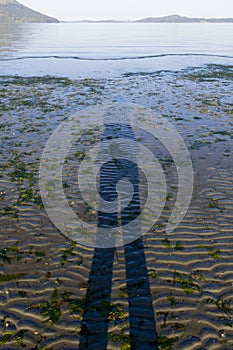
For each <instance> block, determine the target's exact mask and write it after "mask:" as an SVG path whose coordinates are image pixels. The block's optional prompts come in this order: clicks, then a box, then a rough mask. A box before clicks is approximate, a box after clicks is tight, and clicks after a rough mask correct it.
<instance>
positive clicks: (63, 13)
mask: <svg viewBox="0 0 233 350" xmlns="http://www.w3.org/2000/svg"><path fill="white" fill-rule="evenodd" d="M18 1H19V2H21V3H22V4H24V5H26V6H28V7H30V8H32V9H34V10H37V11H40V12H42V13H44V14H47V15H50V16H53V17H56V18H58V19H59V20H80V19H94V20H99V19H118V20H119V19H122V20H134V19H140V18H144V17H159V16H166V15H171V14H180V15H183V16H188V17H206V18H208V17H233V0H221V1H220V0H18Z"/></svg>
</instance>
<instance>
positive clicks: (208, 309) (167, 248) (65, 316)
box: [0, 65, 233, 350]
mask: <svg viewBox="0 0 233 350" xmlns="http://www.w3.org/2000/svg"><path fill="white" fill-rule="evenodd" d="M232 69H233V68H232V67H229V66H228V67H225V66H216V65H210V66H206V67H202V68H190V69H186V70H183V71H180V72H169V71H167V72H165V71H161V72H159V73H154V74H153V73H152V74H127V75H124V76H122V77H120V78H115V79H103V80H94V79H83V80H69V79H65V78H52V77H43V78H36V77H34V78H23V77H7V76H6V77H0V116H1V118H0V132H1V147H0V233H1V235H0V239H1V245H0V332H1V335H0V347H1V348H2V349H8V350H10V349H20V348H22V347H24V348H25V349H40V350H42V349H43V350H45V349H49V350H50V349H62V350H65V349H77V348H78V344H79V340H80V335H81V336H84V337H86V338H88V336H89V335H88V329H87V328H85V324H84V323H83V321H82V320H83V317H84V315H85V314H86V312H87V309H88V303H87V300H86V294H87V291H88V290H89V289H90V286H89V273H90V269H91V264H92V258H93V255H94V250H93V249H92V248H87V247H84V246H81V245H79V244H75V243H74V242H70V241H69V240H68V239H67V238H66V237H64V236H63V235H62V234H61V233H60V232H59V231H58V230H57V229H56V228H55V227H54V226H53V224H52V223H51V222H50V220H49V218H48V217H47V215H46V213H45V211H44V209H43V205H42V202H41V198H40V193H39V186H38V169H39V161H40V157H41V154H42V151H43V148H44V146H45V144H46V141H47V139H48V137H49V136H50V135H51V133H52V131H53V130H54V128H55V127H56V126H57V125H58V124H59V123H60V122H61V121H63V120H64V119H65V118H66V117H68V116H69V115H70V114H72V113H74V112H76V111H77V110H81V109H83V108H86V107H89V106H94V105H96V104H101V103H106V102H113V101H122V100H123V101H125V102H134V103H138V104H141V105H144V106H146V107H149V108H152V109H153V110H155V111H156V112H158V113H160V114H162V115H163V116H165V117H167V118H168V120H169V121H170V122H172V123H173V125H174V126H175V127H176V128H177V130H178V131H179V132H180V134H181V135H182V137H183V139H184V141H185V143H186V145H187V147H188V149H189V151H190V154H191V157H192V160H193V165H194V175H195V184H194V193H193V198H192V201H191V205H190V208H189V210H188V212H187V214H186V216H185V218H184V220H183V222H182V223H181V224H180V225H179V227H178V228H177V229H176V230H175V231H174V232H173V233H172V234H169V235H168V234H166V233H165V222H166V220H168V218H169V214H170V212H171V208H172V207H173V205H174V199H175V196H176V190H177V189H176V186H174V182H173V180H174V179H173V177H172V175H170V176H171V178H170V180H171V183H173V186H172V185H171V186H170V187H169V196H168V198H167V203H166V207H165V209H164V211H163V214H162V217H161V218H160V220H159V221H158V222H157V223H156V224H155V226H154V227H153V229H152V230H151V231H150V232H148V233H147V234H146V235H145V236H144V237H143V244H144V254H145V257H146V268H147V271H148V275H149V281H150V291H151V295H152V300H153V308H154V310H153V311H154V315H155V324H156V329H157V335H158V348H159V349H168V350H169V349H181V350H197V349H198V350H201V349H208V350H212V349H213V350H218V349H219V350H220V349H224V350H228V349H229V350H230V349H232V347H233V319H232V318H233V296H232V288H233V287H232V286H233V272H232V270H231V269H232V266H233V258H232V250H233V241H232V232H233V202H232V197H233V152H232V150H233V147H232V146H233V101H232V93H231V91H232V90H233V80H232V78H233V70H232ZM92 141H93V140H92ZM81 156H82V154H81V153H80V154H76V158H77V160H78V159H79V158H80V157H81ZM71 160H72V159H71ZM162 162H163V166H164V170H165V172H166V173H167V175H168V177H169V174H171V173H172V174H173V171H172V169H173V168H172V165H171V162H170V161H169V158H163V160H162ZM75 171H76V168H75V167H72V162H70V163H69V162H68V165H67V168H66V169H65V186H64V187H65V191H66V193H67V196H68V198H69V201H70V203H72V202H74V203H75V201H76V196H77V193H76V192H75V191H73V190H72V187H71V186H70V183H69V181H70V179H72V177H75ZM67 174H68V175H67ZM174 181H175V180H174ZM77 210H78V208H77ZM135 259H137V256H136V257H135ZM135 261H136V260H135ZM103 269H104V267H103ZM133 269H135V276H137V264H136V263H135V266H134V267H133ZM112 273H113V277H112V291H111V302H110V303H108V304H104V303H103V304H102V305H101V306H100V305H99V306H98V310H96V311H98V315H97V316H98V317H100V318H101V317H102V316H103V317H105V318H106V319H107V320H108V322H109V323H108V346H107V349H109V350H111V349H122V350H126V349H130V348H131V346H132V348H133V345H132V339H131V337H130V335H129V308H128V291H127V288H126V282H127V277H126V269H125V255H124V249H123V248H117V249H116V251H115V253H114V263H113V271H112ZM135 278H136V277H135ZM136 282H137V281H136V280H135V281H134V286H135V287H134V288H140V286H138V287H137V283H136ZM144 302H145V303H146V301H144ZM141 303H142V304H141V305H140V306H139V310H141V312H143V307H144V306H143V300H142V301H141ZM98 317H97V318H96V319H95V322H96V324H94V326H95V327H96V331H97V332H98ZM130 344H131V345H130ZM98 346H99V348H98V347H96V348H98V349H101V344H99V345H98Z"/></svg>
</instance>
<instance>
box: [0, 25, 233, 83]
mask: <svg viewBox="0 0 233 350" xmlns="http://www.w3.org/2000/svg"><path fill="white" fill-rule="evenodd" d="M232 34H233V24H231V23H229V24H225V23H224V24H223V23H221V24H216V23H196V24H192V23H189V24H184V23H49V24H44V23H43V24H1V25H0V75H21V76H43V75H51V76H66V77H69V78H88V77H94V78H103V77H107V78H108V77H116V76H119V75H121V74H126V73H150V72H156V71H161V70H165V71H166V70H173V71H177V70H181V69H184V68H186V67H193V66H201V65H205V64H225V65H232V63H233V44H232Z"/></svg>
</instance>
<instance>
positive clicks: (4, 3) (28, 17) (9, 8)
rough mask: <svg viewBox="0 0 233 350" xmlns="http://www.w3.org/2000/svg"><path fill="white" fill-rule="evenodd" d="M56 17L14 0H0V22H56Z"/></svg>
mask: <svg viewBox="0 0 233 350" xmlns="http://www.w3.org/2000/svg"><path fill="white" fill-rule="evenodd" d="M56 22H59V21H58V20H57V19H56V18H52V17H49V16H46V15H43V14H42V13H40V12H37V11H34V10H31V9H30V8H28V7H26V6H24V5H22V4H20V3H19V2H18V1H16V0H0V23H56Z"/></svg>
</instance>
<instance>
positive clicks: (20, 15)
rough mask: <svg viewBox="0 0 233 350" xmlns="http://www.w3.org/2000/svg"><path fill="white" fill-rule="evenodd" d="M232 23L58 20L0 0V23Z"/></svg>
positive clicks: (171, 19) (210, 20)
mask: <svg viewBox="0 0 233 350" xmlns="http://www.w3.org/2000/svg"><path fill="white" fill-rule="evenodd" d="M58 22H63V23H67V22H68V23H70V22H72V23H233V18H190V17H185V16H180V15H170V16H164V17H147V18H142V19H138V20H134V21H133V20H128V21H120V20H119V21H117V20H109V19H103V20H89V19H84V20H78V21H59V20H58V19H56V18H53V17H49V16H46V15H44V14H42V13H40V12H37V11H34V10H32V9H30V8H29V7H27V6H24V5H22V4H21V3H20V2H18V1H16V0H0V23H58Z"/></svg>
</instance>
